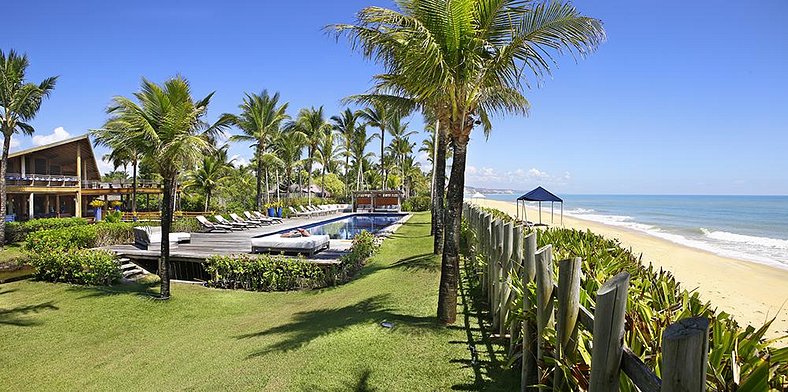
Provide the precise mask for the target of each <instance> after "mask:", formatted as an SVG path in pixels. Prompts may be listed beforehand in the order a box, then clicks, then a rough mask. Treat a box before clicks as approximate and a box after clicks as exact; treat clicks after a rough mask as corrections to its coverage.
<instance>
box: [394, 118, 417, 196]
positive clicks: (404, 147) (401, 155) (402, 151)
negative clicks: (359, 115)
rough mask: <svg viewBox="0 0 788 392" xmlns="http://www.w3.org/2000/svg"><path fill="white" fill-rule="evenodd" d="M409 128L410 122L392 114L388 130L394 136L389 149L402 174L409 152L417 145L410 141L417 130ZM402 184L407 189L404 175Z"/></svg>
mask: <svg viewBox="0 0 788 392" xmlns="http://www.w3.org/2000/svg"><path fill="white" fill-rule="evenodd" d="M407 129H408V123H404V124H403V123H402V121H401V118H400V117H397V116H392V117H391V118H390V119H389V126H388V130H389V133H391V137H392V140H391V144H390V145H389V151H391V153H392V155H394V157H395V159H396V160H397V164H398V166H399V169H400V174H403V173H404V172H405V170H404V163H405V158H406V157H407V156H408V154H410V153H412V152H413V147H414V146H415V145H416V144H415V143H413V144H411V143H410V137H411V136H413V135H415V134H416V131H408V130H407ZM400 186H401V189H402V190H404V189H405V178H404V176H403V177H402V179H401V183H400Z"/></svg>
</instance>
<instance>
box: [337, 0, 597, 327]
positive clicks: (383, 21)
mask: <svg viewBox="0 0 788 392" xmlns="http://www.w3.org/2000/svg"><path fill="white" fill-rule="evenodd" d="M397 5H398V8H399V10H398V11H395V10H391V9H386V8H382V7H375V6H371V7H367V8H364V9H362V10H361V11H359V12H358V14H357V15H356V24H338V25H333V26H330V28H332V29H333V30H334V31H335V32H336V33H337V34H338V35H343V34H344V35H346V36H347V37H348V38H349V39H350V41H351V44H352V46H353V47H354V48H357V49H359V50H360V51H361V52H362V54H363V55H364V56H365V57H368V58H371V59H374V60H375V61H377V62H378V63H381V64H382V65H383V66H384V68H385V72H384V73H382V74H379V75H376V76H375V80H376V85H375V90H374V91H373V95H374V94H376V93H380V94H388V95H395V96H399V97H402V98H405V99H409V100H412V101H413V102H415V103H416V104H418V105H420V106H422V107H424V108H428V109H429V110H430V111H432V112H434V113H435V117H436V118H437V119H438V120H440V126H442V127H445V129H446V131H447V135H448V136H449V138H450V142H451V144H452V147H453V155H454V156H453V161H452V170H451V177H450V179H449V187H448V193H447V196H446V198H447V205H446V208H445V210H446V211H445V218H446V222H445V224H446V226H445V233H444V237H445V239H444V248H443V258H442V262H441V282H440V288H439V299H438V312H437V313H438V319H439V320H440V321H441V322H442V323H446V324H451V323H453V322H454V321H455V320H456V313H457V283H458V282H457V277H458V268H459V261H458V260H459V234H460V212H461V209H462V197H463V191H464V185H465V159H466V154H467V145H468V141H469V139H470V134H471V131H473V129H474V127H475V126H476V125H482V127H483V129H484V131H485V133H489V132H490V131H491V129H492V126H491V123H490V115H493V114H506V113H515V114H526V113H527V110H528V108H529V103H528V100H527V99H526V98H525V97H524V96H523V90H524V88H525V86H526V85H525V84H524V82H527V81H528V80H527V79H528V78H529V77H530V78H533V79H536V80H537V81H539V80H541V79H542V78H543V77H544V75H546V74H549V73H550V71H551V69H552V64H554V59H553V57H552V56H553V54H555V53H561V52H562V51H563V52H571V53H573V54H575V55H576V56H580V57H582V56H585V55H587V54H588V53H590V52H592V51H593V50H594V49H596V47H597V46H598V45H599V44H600V43H601V42H602V41H603V40H604V39H605V33H604V30H603V28H602V23H601V21H599V20H597V19H593V18H589V17H584V16H582V15H581V14H580V13H579V12H578V11H577V10H576V9H575V8H574V7H573V6H572V5H571V4H569V3H564V2H561V1H551V2H528V1H518V0H402V1H399V2H397ZM525 71H530V73H529V74H526V72H525Z"/></svg>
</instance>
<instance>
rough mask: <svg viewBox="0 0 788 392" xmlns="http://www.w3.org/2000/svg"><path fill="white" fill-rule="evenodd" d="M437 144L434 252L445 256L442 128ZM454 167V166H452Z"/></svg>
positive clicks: (433, 216) (433, 204)
mask: <svg viewBox="0 0 788 392" xmlns="http://www.w3.org/2000/svg"><path fill="white" fill-rule="evenodd" d="M435 132H436V135H437V136H436V137H437V143H436V144H435V163H434V165H433V167H434V168H433V170H434V171H435V173H434V175H435V185H434V188H435V190H434V193H433V197H432V223H433V230H432V233H433V235H434V238H433V241H434V242H433V246H432V252H433V253H434V254H436V255H441V254H443V242H444V241H443V223H444V222H443V207H444V189H445V187H446V138H447V135H446V132H445V131H442V130H441V127H438V129H436V130H435ZM452 167H453V166H452Z"/></svg>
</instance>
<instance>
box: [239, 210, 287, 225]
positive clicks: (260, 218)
mask: <svg viewBox="0 0 788 392" xmlns="http://www.w3.org/2000/svg"><path fill="white" fill-rule="evenodd" d="M244 216H245V217H246V219H247V220H251V221H257V222H260V223H262V224H264V225H272V224H274V223H282V220H281V219H279V220H276V219H271V218H269V217H267V216H259V215H255V214H252V213H251V212H249V211H244Z"/></svg>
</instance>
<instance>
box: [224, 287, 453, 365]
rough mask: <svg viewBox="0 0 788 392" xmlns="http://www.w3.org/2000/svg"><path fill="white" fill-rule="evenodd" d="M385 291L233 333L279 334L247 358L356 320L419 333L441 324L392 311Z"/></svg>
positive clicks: (301, 342)
mask: <svg viewBox="0 0 788 392" xmlns="http://www.w3.org/2000/svg"><path fill="white" fill-rule="evenodd" d="M387 303H388V295H377V296H374V297H370V298H367V299H365V300H363V301H359V302H357V303H355V304H353V305H347V306H343V307H341V308H334V309H318V310H313V311H305V312H298V313H295V314H294V315H293V321H291V322H290V323H287V324H282V325H279V326H276V327H273V328H270V329H266V330H263V331H258V332H252V333H247V334H243V335H239V336H236V339H251V338H257V337H262V336H269V335H281V336H282V339H281V340H279V341H278V342H276V343H274V344H272V345H270V346H268V347H266V348H264V349H262V350H259V351H256V352H254V353H252V354H250V355H249V358H253V357H258V356H262V355H266V354H268V353H272V352H277V351H280V352H287V351H291V350H295V349H298V348H301V347H303V346H305V345H307V344H309V343H310V342H312V341H313V340H315V339H317V338H319V337H321V336H326V335H330V334H333V333H335V332H339V331H342V330H344V329H347V328H349V327H351V326H354V325H358V324H370V323H374V324H378V325H379V324H380V323H382V322H383V321H387V322H389V323H392V324H393V326H392V327H391V328H384V327H383V326H380V328H381V329H382V330H384V331H386V332H399V333H406V334H421V333H423V332H425V331H427V330H430V331H439V330H441V329H442V327H441V326H440V325H439V324H438V323H437V322H436V320H435V318H434V317H420V316H410V315H404V314H399V313H395V312H393V311H392V310H391V309H389V308H387V307H386V304H387Z"/></svg>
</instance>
